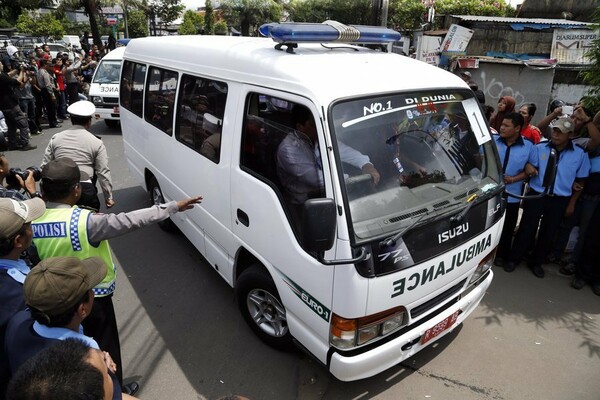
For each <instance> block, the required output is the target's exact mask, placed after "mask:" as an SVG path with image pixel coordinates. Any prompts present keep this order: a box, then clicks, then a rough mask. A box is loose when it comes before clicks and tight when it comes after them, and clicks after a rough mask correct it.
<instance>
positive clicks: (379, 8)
mask: <svg viewBox="0 0 600 400" xmlns="http://www.w3.org/2000/svg"><path fill="white" fill-rule="evenodd" d="M389 5H390V2H389V0H372V1H371V25H373V26H377V25H380V26H387V19H388V8H389Z"/></svg>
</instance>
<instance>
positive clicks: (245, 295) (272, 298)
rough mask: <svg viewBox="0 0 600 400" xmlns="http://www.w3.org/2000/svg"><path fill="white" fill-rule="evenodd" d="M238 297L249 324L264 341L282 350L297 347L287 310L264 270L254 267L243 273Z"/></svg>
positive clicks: (236, 291) (237, 288)
mask: <svg viewBox="0 0 600 400" xmlns="http://www.w3.org/2000/svg"><path fill="white" fill-rule="evenodd" d="M235 295H236V298H237V304H238V308H239V309H240V312H241V313H242V316H243V317H244V319H245V320H246V323H247V324H248V326H249V327H250V329H252V330H253V331H254V333H256V335H257V336H258V337H259V338H260V339H261V340H262V341H263V342H265V343H266V344H268V345H269V346H271V347H274V348H276V349H279V350H291V349H292V348H293V345H292V335H291V334H290V331H289V328H288V325H287V319H286V317H285V307H284V306H283V304H282V303H281V298H280V297H279V293H278V292H277V288H276V287H275V283H274V282H273V280H272V279H271V277H270V276H269V275H268V273H267V272H266V271H265V270H264V268H262V267H261V266H258V265H253V266H251V267H250V268H248V269H247V270H245V271H244V272H242V275H241V276H240V277H239V279H238V281H237V285H236V287H235Z"/></svg>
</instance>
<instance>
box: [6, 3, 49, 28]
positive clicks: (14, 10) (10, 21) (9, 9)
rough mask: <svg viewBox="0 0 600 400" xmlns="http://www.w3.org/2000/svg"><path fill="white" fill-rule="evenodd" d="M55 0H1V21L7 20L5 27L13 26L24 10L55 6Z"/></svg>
mask: <svg viewBox="0 0 600 400" xmlns="http://www.w3.org/2000/svg"><path fill="white" fill-rule="evenodd" d="M53 3H54V2H53V0H0V21H1V20H5V21H6V24H7V25H8V26H6V24H5V23H1V22H0V24H2V25H5V26H3V27H12V26H13V25H14V24H15V23H16V22H17V19H18V17H19V15H21V14H22V13H23V12H25V11H27V10H37V9H38V8H40V7H48V6H53V5H54V4H53Z"/></svg>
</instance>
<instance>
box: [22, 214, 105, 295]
mask: <svg viewBox="0 0 600 400" xmlns="http://www.w3.org/2000/svg"><path fill="white" fill-rule="evenodd" d="M91 212H92V211H90V210H86V209H83V208H79V207H77V206H75V207H73V208H48V209H46V212H45V213H44V215H42V216H41V217H40V218H38V219H36V220H35V221H34V222H32V223H31V229H32V230H33V243H34V244H35V247H36V248H37V251H38V254H39V256H40V259H42V260H43V259H46V258H48V257H65V256H74V257H77V258H80V259H84V258H88V257H100V258H102V260H104V262H105V263H106V265H107V270H106V276H105V277H104V280H103V281H102V282H100V284H98V286H96V287H95V288H94V295H95V296H96V297H103V296H107V295H109V294H112V292H114V291H115V277H116V268H115V265H114V263H113V260H112V256H111V254H110V247H109V246H108V241H107V240H103V241H101V242H100V244H99V245H98V246H94V245H92V244H91V243H90V242H89V240H88V234H87V221H88V217H89V215H90V214H91Z"/></svg>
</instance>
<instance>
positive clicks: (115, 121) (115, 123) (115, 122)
mask: <svg viewBox="0 0 600 400" xmlns="http://www.w3.org/2000/svg"><path fill="white" fill-rule="evenodd" d="M104 123H105V124H106V126H108V127H109V128H111V129H117V128H118V127H119V120H118V119H105V120H104Z"/></svg>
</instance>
